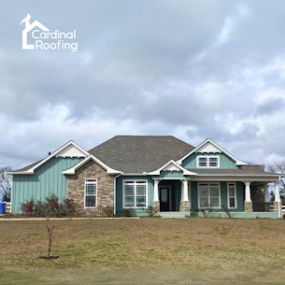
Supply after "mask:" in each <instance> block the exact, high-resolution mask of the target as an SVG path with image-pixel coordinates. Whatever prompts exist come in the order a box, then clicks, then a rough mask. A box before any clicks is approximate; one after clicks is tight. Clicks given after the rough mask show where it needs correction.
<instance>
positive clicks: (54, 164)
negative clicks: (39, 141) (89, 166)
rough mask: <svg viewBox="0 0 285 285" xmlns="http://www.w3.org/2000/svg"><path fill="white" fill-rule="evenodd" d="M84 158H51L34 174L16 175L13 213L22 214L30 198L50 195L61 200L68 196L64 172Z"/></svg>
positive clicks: (42, 197) (44, 197)
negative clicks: (23, 205)
mask: <svg viewBox="0 0 285 285" xmlns="http://www.w3.org/2000/svg"><path fill="white" fill-rule="evenodd" d="M81 160H82V158H62V157H59V158H55V157H53V158H51V159H50V160H48V161H47V162H46V163H44V164H43V165H41V166H40V167H39V168H38V169H36V170H35V173H34V174H28V175H14V176H13V189H12V213H13V214H20V213H21V207H22V203H24V202H27V201H29V200H34V201H38V200H39V201H43V200H45V199H46V198H47V197H49V196H50V195H52V194H54V195H56V196H57V197H58V198H59V199H60V200H63V199H65V198H66V196H67V189H66V177H65V175H63V174H62V171H63V170H66V169H68V168H70V167H72V166H74V165H75V164H77V163H78V162H79V161H81Z"/></svg>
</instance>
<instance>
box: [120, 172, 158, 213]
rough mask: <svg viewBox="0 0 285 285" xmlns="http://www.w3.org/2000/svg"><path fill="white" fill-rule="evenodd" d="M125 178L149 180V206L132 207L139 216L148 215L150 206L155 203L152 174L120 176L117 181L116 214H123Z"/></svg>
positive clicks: (133, 211)
mask: <svg viewBox="0 0 285 285" xmlns="http://www.w3.org/2000/svg"><path fill="white" fill-rule="evenodd" d="M124 180H145V181H147V207H146V208H144V209H142V208H136V209H132V213H133V214H134V215H138V216H147V215H148V207H150V206H152V203H153V179H152V177H150V176H120V177H118V178H117V181H116V214H117V215H119V216H121V215H122V214H123V213H124V208H123V181H124Z"/></svg>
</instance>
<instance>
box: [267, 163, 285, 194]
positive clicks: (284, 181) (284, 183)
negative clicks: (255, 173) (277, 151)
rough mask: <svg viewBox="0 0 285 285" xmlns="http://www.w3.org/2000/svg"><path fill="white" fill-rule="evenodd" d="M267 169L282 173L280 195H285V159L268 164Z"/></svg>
mask: <svg viewBox="0 0 285 285" xmlns="http://www.w3.org/2000/svg"><path fill="white" fill-rule="evenodd" d="M266 170H267V171H270V172H273V173H276V174H279V175H280V177H281V179H280V195H281V197H285V160H282V161H279V162H275V163H271V164H268V165H266Z"/></svg>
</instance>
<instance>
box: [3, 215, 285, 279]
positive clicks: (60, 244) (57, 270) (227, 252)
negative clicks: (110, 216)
mask: <svg viewBox="0 0 285 285" xmlns="http://www.w3.org/2000/svg"><path fill="white" fill-rule="evenodd" d="M54 224H55V232H54V237H55V240H54V249H53V252H52V254H55V255H59V256H60V258H59V259H58V260H41V259H38V257H39V256H42V255H44V254H46V250H47V232H46V227H45V222H44V221H2V222H0V233H1V240H0V243H1V257H0V268H2V277H3V280H8V281H7V282H10V283H1V273H0V284H12V283H11V282H12V281H13V278H12V276H18V277H17V278H19V276H21V277H20V279H21V280H25V278H27V280H29V272H30V275H31V276H33V280H37V281H38V282H39V281H43V280H44V279H43V278H51V276H50V275H51V273H50V272H52V276H57V274H58V276H61V278H65V279H62V282H61V283H62V284H64V282H65V281H66V278H67V281H68V278H69V277H70V276H73V278H72V280H73V281H74V280H81V282H83V283H80V284H88V283H94V282H95V281H94V279H92V278H93V277H94V276H96V280H97V281H98V280H101V281H100V284H101V283H104V284H121V283H119V280H123V281H122V284H146V283H148V282H149V283H152V284H160V283H159V282H160V281H161V284H167V283H169V284H172V282H174V283H173V284H179V282H182V283H181V284H190V283H191V282H194V283H193V284H200V283H199V282H201V284H216V283H215V282H217V283H220V282H223V284H285V283H282V282H283V281H282V280H285V272H284V273H283V271H284V269H285V267H284V266H285V222H284V221H282V220H233V219H211V218H209V219H206V218H189V219H156V218H153V219H139V220H68V221H54ZM11 270H12V271H11ZM36 272H37V273H36ZM43 272H49V273H48V274H46V275H45V274H43ZM62 272H65V274H62ZM68 272H69V273H68ZM106 272H107V273H108V274H106ZM67 273H68V274H67ZM146 273H147V274H146ZM23 274H24V275H23ZM25 274H28V275H27V276H26V275H25ZM25 276H26V277H25ZM37 276H38V277H37ZM80 276H81V277H80ZM106 276H109V277H110V278H109V279H107V280H105V279H104V278H105V277H106ZM79 277H80V278H81V279H77V278H79ZM11 278H12V279H11ZM94 278H95V277H94ZM100 278H101V279H100ZM102 278H103V279H102ZM128 278H129V279H130V280H129V281H128ZM134 280H137V281H138V280H139V281H138V283H132V282H134ZM155 280H156V281H157V283H155V282H154V281H155ZM185 280H187V282H188V283H187V282H186V283H183V281H185ZM191 280H192V281H191ZM233 280H235V282H234V283H233ZM18 281H19V279H18ZM44 281H46V282H47V283H48V282H50V283H52V282H53V280H52V279H47V280H44ZM67 281H66V282H67ZM69 281H70V280H69ZM115 281H116V282H115ZM190 281H191V282H190ZM70 282H71V281H70ZM70 282H67V283H66V284H73V283H70ZM98 282H99V281H98ZM112 282H115V283H112ZM128 282H130V283H128ZM153 282H154V283H153ZM189 282H190V283H189ZM227 282H229V283H227ZM266 282H268V283H266ZM95 283H96V282H95ZM15 284H19V283H15ZM23 284H32V283H31V281H29V283H23ZM35 284H36V283H35ZM74 284H78V283H74ZM98 284H99V283H98Z"/></svg>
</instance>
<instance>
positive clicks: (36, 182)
mask: <svg viewBox="0 0 285 285" xmlns="http://www.w3.org/2000/svg"><path fill="white" fill-rule="evenodd" d="M10 174H11V175H13V186H12V213H14V214H20V213H21V205H22V203H24V202H26V201H29V200H31V199H33V200H44V199H45V198H46V197H49V196H51V195H52V194H54V195H56V196H57V197H58V198H59V199H61V200H63V199H65V198H67V197H68V198H71V199H73V201H74V203H75V205H76V209H77V211H78V212H81V213H86V214H89V213H90V214H96V215H103V214H104V209H109V210H110V209H111V210H112V211H113V212H114V214H115V215H118V216H120V215H123V214H124V212H125V211H126V210H128V211H131V212H132V213H133V214H134V215H137V216H145V215H148V214H149V211H150V208H151V209H152V210H153V211H155V212H156V213H157V214H159V215H160V216H170V217H175V216H189V215H193V216H195V215H196V216H202V215H211V216H228V215H231V216H232V217H239V218H247V217H253V218H255V217H263V218H266V217H267V218H277V217H279V215H280V213H279V209H280V193H279V176H278V175H277V174H274V173H269V172H265V171H264V167H263V166H261V165H250V164H248V163H246V162H244V161H241V160H239V159H238V158H236V157H235V156H234V155H232V154H231V153H229V152H228V151H227V150H225V149H224V148H222V147H221V146H219V145H218V144H217V143H215V142H214V141H212V140H210V139H206V140H205V141H203V142H202V143H201V144H199V145H198V146H196V147H194V146H192V145H190V144H188V143H186V142H183V141H181V140H179V139H177V138H175V137H173V136H115V137H113V138H111V139H109V140H107V141H106V142H104V143H102V144H100V145H98V146H96V147H94V148H93V149H91V150H89V151H87V150H85V149H83V148H82V147H80V146H79V145H78V144H76V143H75V142H73V141H69V142H68V143H66V144H65V145H63V146H62V147H60V148H59V149H57V150H56V151H54V152H53V153H50V154H49V155H48V156H47V157H45V158H44V159H42V160H39V161H37V162H35V163H33V164H31V165H29V166H27V167H24V168H22V169H18V170H15V171H12V172H10ZM269 183H271V184H270V185H275V186H274V187H275V202H274V209H275V210H274V211H270V199H269V194H268V191H267V185H268V184H269Z"/></svg>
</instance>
